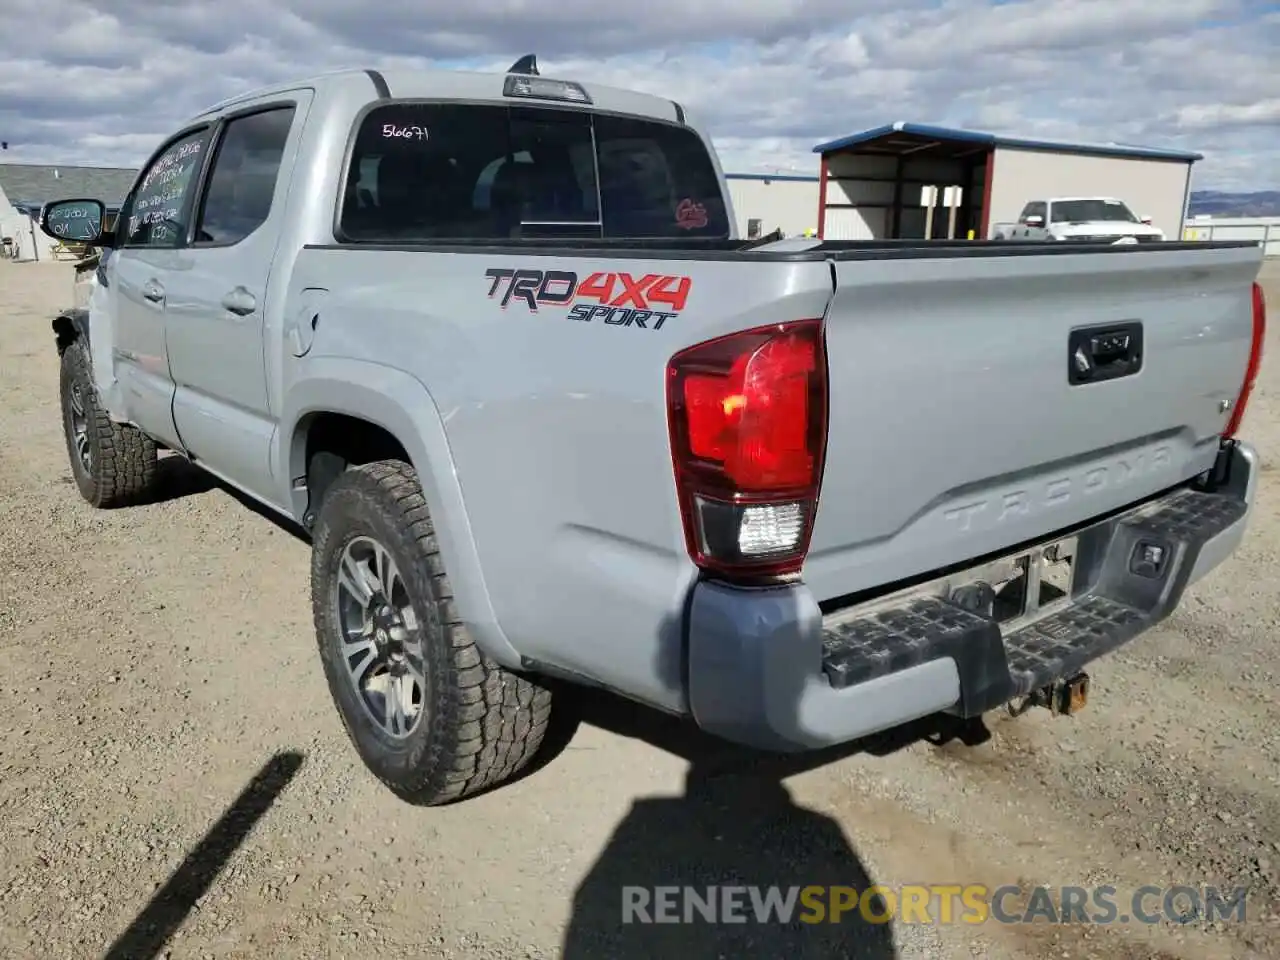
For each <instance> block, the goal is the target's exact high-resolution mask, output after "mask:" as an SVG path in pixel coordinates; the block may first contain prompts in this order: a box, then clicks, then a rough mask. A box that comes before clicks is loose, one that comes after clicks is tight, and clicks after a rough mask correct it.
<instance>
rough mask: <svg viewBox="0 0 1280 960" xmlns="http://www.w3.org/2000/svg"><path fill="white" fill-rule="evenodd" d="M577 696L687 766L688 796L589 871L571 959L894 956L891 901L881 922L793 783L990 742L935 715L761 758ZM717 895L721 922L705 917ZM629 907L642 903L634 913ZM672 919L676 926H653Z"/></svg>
mask: <svg viewBox="0 0 1280 960" xmlns="http://www.w3.org/2000/svg"><path fill="white" fill-rule="evenodd" d="M569 696H570V697H572V698H573V701H574V704H575V709H574V713H575V715H576V717H577V718H578V720H579V722H581V723H586V724H589V725H591V726H596V727H599V728H602V729H605V730H608V731H610V732H612V733H615V734H617V735H620V736H624V737H629V738H634V739H639V740H642V741H644V742H646V743H648V744H650V745H651V746H653V747H656V748H658V749H660V750H665V751H667V752H668V753H671V754H674V755H676V756H678V757H681V758H682V759H684V760H687V761H688V763H689V769H688V773H687V775H686V780H685V787H684V793H683V794H681V795H680V796H677V797H644V798H641V799H638V800H637V801H636V802H635V803H634V804H633V805H632V807H631V809H630V811H629V812H628V813H627V815H626V816H625V817H624V818H623V820H622V822H621V823H619V825H618V827H617V828H616V829H615V831H614V833H613V835H612V836H611V837H610V839H609V841H608V843H607V844H606V845H605V848H604V850H603V851H602V852H601V854H600V856H599V858H598V859H597V860H596V862H595V864H594V865H593V866H592V868H591V869H590V870H589V871H588V873H587V874H586V876H585V877H583V879H582V881H581V883H580V884H579V886H578V889H577V891H576V892H575V895H574V901H573V909H572V916H571V919H570V922H569V926H568V929H567V930H566V933H565V938H564V941H563V950H564V952H563V954H562V956H563V957H564V958H566V960H595V958H600V957H610V958H616V960H631V958H635V960H640V958H651V957H667V956H671V957H676V956H681V957H689V958H690V960H693V958H702V957H712V958H716V957H747V956H751V957H757V956H758V957H787V958H803V957H814V958H819V957H821V958H831V957H841V958H865V960H893V958H895V957H896V956H897V953H896V950H895V947H894V942H893V935H892V933H893V931H892V921H891V919H890V918H889V917H887V916H886V903H885V901H884V900H883V899H881V898H880V897H879V896H877V895H876V894H874V893H872V894H869V895H867V900H866V901H865V906H866V907H868V908H869V916H868V915H866V914H864V913H863V912H862V910H860V909H859V907H858V906H857V905H856V904H858V903H859V902H860V901H861V898H862V897H863V895H864V892H865V891H867V890H868V889H869V888H870V887H872V886H875V881H874V879H873V878H872V876H871V874H870V872H869V870H868V868H867V866H866V865H865V864H864V863H863V861H862V859H861V858H860V857H859V855H858V853H857V851H856V850H855V848H854V846H853V844H852V842H851V840H850V838H849V837H848V836H847V835H846V833H845V831H844V830H843V829H842V827H841V825H840V824H839V823H837V822H836V821H835V820H834V819H832V818H831V817H828V816H827V815H825V814H823V813H820V812H818V811H816V810H811V809H808V808H805V807H802V806H799V805H798V804H796V802H795V800H794V799H793V797H792V796H791V794H790V792H789V791H788V789H787V788H786V786H785V784H784V783H783V780H784V779H785V778H787V777H790V776H793V775H795V774H797V773H801V772H804V771H806V770H810V769H813V768H816V767H819V766H823V765H825V764H828V763H832V762H834V761H836V760H839V759H841V758H843V757H847V756H850V755H852V754H855V753H860V752H862V753H871V754H873V755H877V756H883V755H887V754H891V753H894V752H896V751H897V750H900V749H902V748H904V747H906V746H908V745H910V744H913V743H917V742H919V741H921V740H928V741H931V742H933V743H937V744H944V743H948V742H951V741H953V740H959V741H962V742H964V743H966V744H970V745H972V744H976V743H981V742H983V741H984V740H986V739H989V738H990V732H989V731H988V730H987V728H986V727H985V726H984V725H983V724H982V722H981V721H976V722H975V721H960V720H954V719H952V718H949V717H933V718H928V719H926V720H923V721H920V722H918V723H915V724H911V725H908V726H905V727H902V728H899V729H897V730H895V731H892V732H891V733H888V734H882V735H878V736H875V737H872V738H869V739H867V740H863V741H859V742H856V743H852V744H848V745H845V746H842V747H839V748H835V749H831V750H822V751H816V752H812V753H802V754H774V753H763V752H759V751H754V750H748V749H745V748H740V747H736V746H734V745H733V744H730V743H728V742H726V741H723V740H720V739H718V738H715V737H711V736H709V735H707V734H705V733H703V732H702V731H700V730H698V729H697V728H696V727H695V726H693V725H692V724H691V723H690V722H688V721H685V720H682V719H679V718H676V717H670V716H666V715H664V714H660V713H657V712H654V711H652V710H649V709H648V708H646V707H642V706H639V705H636V704H632V703H630V702H628V701H625V700H622V699H620V698H616V697H613V696H611V695H609V694H605V693H598V692H595V691H570V692H569ZM562 722H564V721H562ZM544 762H545V761H544ZM663 887H666V888H670V889H669V890H668V891H663V890H661V889H660V888H663ZM734 887H738V888H746V889H744V890H740V891H736V892H735V891H734V890H733V889H732V888H734ZM805 887H819V888H822V889H820V890H814V891H810V892H808V893H807V894H806V895H804V897H803V898H801V896H800V895H799V894H798V893H797V894H796V895H795V896H796V899H795V903H794V912H793V913H792V915H791V920H790V922H783V921H782V920H780V919H779V918H778V914H777V913H776V912H775V913H773V914H771V915H770V914H768V913H767V912H765V911H767V909H768V901H767V900H764V899H763V898H764V897H766V896H767V895H768V891H769V890H771V889H772V890H773V891H774V895H775V896H776V897H778V898H779V899H780V900H781V901H783V902H785V900H786V898H787V897H788V896H791V895H792V891H800V890H803V888H805ZM752 888H755V895H754V897H753V892H752ZM831 888H844V889H843V892H842V894H841V895H842V896H843V897H844V898H845V900H844V905H845V908H846V909H845V911H844V912H843V913H842V915H840V916H838V917H833V915H832V911H831V907H832V905H833V902H834V901H833V897H834V896H835V894H834V893H833V891H832V890H831ZM693 895H696V898H693V899H690V898H691V897H692V896H693ZM726 897H729V898H730V901H729V903H728V904H726V900H725V898H726ZM708 898H710V903H711V906H712V909H713V910H714V911H715V914H714V916H715V919H714V920H711V921H708V920H707V919H704V918H705V916H706V912H705V911H706V904H707V903H708ZM735 901H736V902H735ZM775 902H777V901H775ZM851 904H855V905H853V906H850V905H851ZM628 905H631V906H632V907H635V908H636V909H633V910H631V911H630V912H628ZM726 905H727V906H728V907H729V908H730V909H729V910H726ZM641 908H643V909H641ZM729 914H733V915H736V916H737V917H739V918H741V919H740V920H738V921H733V920H732V919H731V918H730V916H729ZM762 915H763V917H764V918H765V919H763V921H762V919H761V916H762ZM660 917H666V918H670V920H669V921H668V922H665V923H661V922H649V921H654V920H657V919H658V918H660ZM628 919H630V921H631V922H628Z"/></svg>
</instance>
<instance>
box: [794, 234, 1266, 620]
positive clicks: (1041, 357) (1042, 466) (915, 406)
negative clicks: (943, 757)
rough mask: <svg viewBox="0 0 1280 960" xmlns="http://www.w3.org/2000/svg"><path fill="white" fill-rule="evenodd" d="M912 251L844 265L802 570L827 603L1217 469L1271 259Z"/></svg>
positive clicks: (1247, 250) (838, 277)
mask: <svg viewBox="0 0 1280 960" xmlns="http://www.w3.org/2000/svg"><path fill="white" fill-rule="evenodd" d="M899 253H900V254H901V255H898V256H894V257H892V258H889V259H885V258H884V254H883V253H880V254H878V255H877V259H875V260H870V259H865V258H863V257H860V256H858V255H857V254H853V255H850V256H849V258H848V259H841V258H839V257H837V259H836V260H835V261H834V262H833V272H834V275H835V287H836V289H835V293H834V296H833V298H832V300H831V303H830V306H829V308H828V313H827V318H826V337H827V352H828V364H829V372H830V421H829V429H828V441H827V453H826V468H825V473H824V477H823V483H822V493H821V499H820V502H819V507H818V513H817V517H816V521H815V527H814V533H813V539H812V544H811V547H810V552H809V555H808V559H807V561H806V564H805V568H804V577H805V580H806V582H807V583H808V584H809V586H810V588H811V589H812V590H813V591H814V593H815V594H816V595H817V597H818V599H819V600H828V599H832V598H834V597H837V596H841V595H846V594H850V593H854V592H857V591H860V590H864V589H869V588H872V587H877V586H881V585H885V584H889V583H893V582H895V581H897V580H900V579H903V578H906V577H909V576H913V575H917V574H919V573H921V572H922V571H931V570H935V569H938V568H940V567H944V566H948V565H951V564H956V563H960V562H963V561H966V560H969V559H972V558H976V557H980V556H983V555H985V554H989V553H993V552H996V551H1000V550H1003V549H1005V548H1008V547H1011V546H1013V545H1015V544H1019V543H1022V542H1026V541H1030V540H1034V539H1038V538H1041V537H1044V536H1045V535H1047V534H1049V533H1051V532H1053V531H1056V530H1060V529H1063V528H1065V527H1069V526H1072V525H1074V524H1077V523H1081V522H1083V521H1085V520H1088V519H1090V518H1092V517H1096V516H1098V515H1099V514H1103V513H1107V512H1110V511H1112V510H1115V509H1118V508H1120V507H1123V506H1125V505H1127V504H1131V503H1133V502H1135V501H1138V500H1141V499H1143V498H1145V497H1148V496H1150V495H1152V494H1155V493H1157V492H1159V491H1161V490H1163V489H1166V488H1168V487H1171V486H1174V485H1176V484H1178V483H1180V482H1182V481H1184V480H1186V479H1188V478H1190V477H1192V476H1194V475H1195V474H1197V473H1200V472H1202V471H1204V470H1206V469H1208V468H1209V467H1210V466H1211V465H1212V463H1213V460H1214V457H1215V455H1216V453H1217V450H1218V443H1217V435H1218V434H1219V433H1220V432H1221V430H1222V429H1223V427H1224V425H1225V423H1226V421H1227V419H1228V418H1229V416H1230V413H1229V411H1228V405H1229V404H1230V405H1233V404H1234V402H1235V400H1236V397H1237V394H1238V393H1239V390H1240V386H1241V382H1242V380H1243V378H1244V373H1245V368H1246V364H1247V361H1248V357H1249V350H1250V340H1251V333H1252V308H1251V282H1252V281H1253V280H1254V278H1255V277H1256V275H1257V273H1258V270H1259V265H1260V256H1261V254H1260V251H1258V250H1257V249H1256V248H1252V247H1243V248H1227V249H1198V250H1197V249H1187V248H1185V247H1182V246H1181V245H1179V246H1178V247H1172V245H1171V248H1170V249H1163V250H1157V249H1152V250H1135V249H1133V248H1128V249H1127V250H1105V251H1102V252H1074V251H1072V252H1067V253H1059V252H1051V253H1047V252H1044V251H1037V252H1035V253H1029V254H1025V255H1023V254H1021V253H1019V254H1014V253H1003V252H1002V253H999V254H993V253H990V252H988V253H986V254H985V255H982V254H979V255H966V254H965V253H960V252H957V253H956V255H955V256H952V257H941V258H940V257H938V256H937V254H936V253H935V254H933V255H930V254H929V252H928V251H921V252H920V253H916V254H913V253H912V252H911V251H900V252H899ZM975 253H977V251H975ZM1081 328H1092V329H1089V330H1085V331H1084V332H1082V333H1079V334H1077V335H1076V336H1075V337H1074V338H1073V332H1075V331H1079V330H1080V329H1081ZM1080 348H1083V353H1084V356H1083V357H1081V356H1079V354H1080V353H1081V350H1080ZM1126 349H1127V350H1128V352H1129V353H1131V354H1137V356H1136V357H1131V358H1130V360H1129V362H1128V363H1127V364H1126V361H1125V357H1126V355H1127V354H1126V352H1125V351H1126ZM1108 360H1117V361H1118V365H1114V366H1111V367H1110V368H1108V366H1107V361H1108ZM1073 366H1074V368H1075V369H1076V370H1077V371H1078V373H1077V375H1076V376H1075V377H1072V376H1069V371H1070V370H1071V369H1072V368H1073ZM1135 368H1136V372H1133V373H1129V374H1127V375H1121V376H1112V377H1111V378H1110V379H1101V378H1102V377H1105V376H1106V371H1107V370H1108V369H1110V370H1112V371H1115V372H1119V371H1122V370H1125V369H1131V370H1132V369H1135ZM1081 375H1084V376H1086V378H1090V377H1091V378H1092V382H1090V380H1089V379H1086V380H1085V381H1084V382H1081V383H1072V382H1071V380H1072V379H1077V378H1079V376H1081Z"/></svg>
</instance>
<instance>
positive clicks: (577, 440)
mask: <svg viewBox="0 0 1280 960" xmlns="http://www.w3.org/2000/svg"><path fill="white" fill-rule="evenodd" d="M102 212H103V211H102V206H101V204H98V203H97V201H95V200H93V199H84V198H72V199H69V200H67V201H64V202H59V203H54V204H51V205H49V206H48V207H47V208H46V209H45V211H44V213H43V217H42V223H43V228H44V229H45V230H46V231H47V232H49V233H50V234H51V235H55V236H60V237H63V238H74V239H77V240H80V241H87V242H88V243H90V244H92V245H95V246H96V247H98V248H101V249H102V251H103V253H104V261H103V262H102V263H101V264H99V266H98V268H97V279H96V281H95V283H94V285H93V290H92V294H91V296H90V297H89V304H88V307H87V308H86V309H83V310H68V311H67V312H66V313H64V314H63V315H62V316H59V317H57V318H56V319H55V320H54V322H53V328H54V331H55V334H56V342H57V346H58V349H59V350H60V352H61V356H62V380H61V395H62V409H63V411H64V426H65V430H66V438H67V446H68V451H69V455H70V460H71V468H72V471H73V473H74V477H75V481H76V483H77V484H78V486H79V489H80V492H81V493H82V494H83V496H84V498H85V499H86V500H88V501H89V502H90V503H91V504H94V505H96V506H99V507H114V506H118V505H123V504H127V503H136V502H138V501H140V500H143V499H145V498H146V497H148V496H149V495H150V493H151V488H152V486H153V485H154V484H155V483H156V477H157V470H156V463H157V455H158V451H160V450H163V449H167V450H170V451H173V452H174V453H175V454H177V455H180V456H182V457H185V458H187V459H188V460H190V461H191V462H192V463H194V464H197V465H199V466H200V467H202V468H204V469H205V470H207V471H209V472H210V473H211V474H213V475H215V476H216V477H218V478H220V479H221V480H222V481H223V482H224V483H225V484H227V485H228V486H230V487H232V488H235V489H238V490H240V491H242V492H243V493H244V494H247V495H248V496H250V497H252V498H254V499H256V500H258V501H261V503H262V504H264V505H265V506H266V507H268V508H269V509H270V510H272V511H275V512H276V513H278V514H279V515H281V516H282V517H285V518H288V519H290V520H293V521H296V522H297V523H298V524H300V525H301V526H302V527H303V528H305V530H306V531H308V533H309V536H310V539H311V543H312V575H311V595H312V599H313V606H314V613H315V630H316V635H317V640H318V645H319V652H320V657H321V660H322V662H323V665H324V670H325V673H326V675H327V679H328V683H329V686H330V689H331V691H332V694H333V697H334V700H335V702H336V705H337V708H338V711H339V712H340V714H341V717H342V719H343V721H344V723H345V725H346V728H347V729H348V731H349V732H350V736H351V739H352V741H353V743H354V745H355V748H356V749H357V751H358V752H359V754H360V756H361V758H362V759H363V761H364V762H365V764H366V765H367V766H368V767H369V768H370V769H371V770H372V771H373V772H374V773H375V774H376V775H377V776H378V777H380V778H381V779H382V780H383V781H384V782H385V783H386V784H387V785H388V786H390V787H391V788H392V789H394V790H395V791H397V792H398V793H399V794H400V795H402V796H404V797H407V798H412V799H414V800H415V801H416V802H420V803H442V802H445V801H449V800H455V799H459V798H461V797H464V796H467V795H470V794H473V793H474V792H476V791H477V790H480V789H482V788H485V787H487V786H490V785H494V784H497V783H500V782H502V781H504V780H506V779H508V778H510V777H512V776H513V775H514V774H516V773H517V771H519V770H520V769H521V768H522V767H524V766H525V765H526V764H527V763H528V762H529V760H530V759H531V758H532V757H533V756H534V754H535V752H536V751H537V750H538V748H539V744H540V742H541V741H542V739H543V737H544V734H545V732H546V730H547V724H548V717H549V714H550V711H551V699H552V696H553V692H552V691H553V689H554V690H555V691H556V693H555V696H557V697H560V696H563V693H562V692H561V691H571V690H572V684H573V683H580V684H591V685H595V686H599V687H604V688H607V689H609V690H613V691H615V692H617V693H620V694H622V695H624V696H626V697H629V698H632V699H633V700H636V701H639V702H640V703H643V704H647V705H650V706H652V707H655V708H658V709H661V710H665V711H670V712H672V713H675V714H679V715H683V716H686V717H691V718H692V719H693V721H695V722H696V723H697V724H698V725H699V726H700V727H702V728H703V729H705V730H707V731H710V732H712V733H714V734H716V735H719V736H721V737H724V738H727V739H729V740H733V741H737V742H739V743H742V744H747V745H750V746H753V747H758V748H762V749H769V750H788V751H794V750H805V749H813V748H819V747H823V746H826V745H831V744H836V743H840V742H845V741H850V740H853V739H855V738H859V737H862V736H864V735H866V734H870V733H872V732H875V731H880V730H885V729H887V728H891V727H894V726H897V725H900V724H903V723H905V722H908V721H912V720H914V719H916V718H921V717H924V716H927V715H932V714H936V713H950V714H953V715H959V716H961V717H975V716H978V715H980V714H982V713H984V712H985V711H990V710H992V709H995V708H998V707H1001V706H1003V705H1007V704H1013V703H1022V702H1024V701H1033V702H1043V703H1045V704H1047V705H1050V706H1052V707H1054V708H1056V709H1059V710H1065V711H1069V710H1071V709H1073V708H1074V707H1076V706H1078V705H1079V700H1080V698H1081V696H1082V695H1083V693H1084V690H1083V674H1082V673H1081V669H1082V667H1084V666H1085V665H1086V664H1088V663H1089V662H1090V661H1092V660H1094V659H1095V658H1097V657H1099V656H1101V655H1103V654H1105V653H1107V652H1108V651H1111V650H1113V649H1114V648H1116V647H1117V646H1119V645H1120V644H1122V643H1125V642H1126V641H1128V640H1130V639H1131V638H1133V637H1134V636H1135V635H1136V634H1138V633H1140V632H1141V631H1143V630H1145V629H1147V628H1148V627H1150V626H1152V625H1153V624H1155V623H1157V622H1158V621H1160V619H1161V618H1163V617H1165V616H1166V615H1167V614H1168V613H1169V612H1170V610H1171V609H1172V608H1173V607H1174V606H1175V605H1176V604H1177V603H1178V601H1179V598H1180V597H1181V596H1182V593H1183V591H1184V590H1185V589H1186V587H1187V585H1188V584H1189V583H1191V582H1192V581H1194V580H1196V579H1197V578H1199V577H1201V576H1203V575H1204V574H1205V573H1206V572H1207V571H1208V570H1210V569H1211V568H1212V567H1214V566H1215V565H1217V564H1219V563H1221V562H1222V561H1223V560H1224V559H1225V558H1226V557H1227V556H1228V554H1230V553H1231V551H1232V550H1233V549H1234V548H1235V547H1236V545H1237V544H1238V543H1239V542H1240V539H1241V536H1242V534H1243V532H1244V529H1245V524H1246V519H1247V514H1248V512H1249V509H1250V506H1251V504H1252V501H1253V497H1254V490H1255V487H1256V481H1257V476H1258V459H1257V456H1256V454H1255V453H1254V451H1253V449H1252V448H1251V447H1250V446H1249V445H1248V444H1246V443H1244V442H1241V440H1240V439H1239V438H1238V436H1237V434H1238V430H1239V427H1240V422H1241V417H1242V415H1243V414H1244V412H1245V407H1246V403H1247V401H1248V398H1249V392H1250V388H1251V386H1252V383H1253V380H1254V377H1255V375H1256V373H1257V369H1258V363H1259V360H1260V351H1261V347H1262V341H1263V327H1264V317H1263V304H1262V299H1261V293H1260V290H1259V288H1258V286H1257V285H1256V284H1255V278H1256V275H1257V273H1258V271H1259V267H1260V263H1261V257H1262V252H1261V250H1260V249H1259V248H1258V246H1257V245H1256V244H1252V243H1195V244H1191V243H1179V242H1174V243H1165V244H1158V245H1152V246H1150V247H1138V246H1133V247H1116V246H1110V245H1096V246H1095V245H1089V244H1079V245H1074V244H1073V245H1064V244H1050V243H1044V244H1037V243H1019V244H1009V243H998V242H964V241H960V242H936V243H920V242H902V241H900V242H824V241H822V240H817V239H812V240H809V239H796V240H783V241H773V242H766V243H763V244H761V243H755V244H752V243H748V242H746V241H743V240H741V239H739V238H738V237H737V236H736V235H735V229H734V217H733V211H732V209H731V206H730V201H729V193H728V191H727V190H726V188H725V181H724V177H723V174H722V172H721V170H720V167H719V164H718V161H717V158H716V155H715V153H714V151H713V150H712V148H711V145H710V141H709V139H708V137H707V135H706V132H705V131H704V130H703V129H702V128H701V127H699V126H698V125H697V124H696V123H695V122H694V120H693V119H692V118H691V117H690V116H689V115H688V114H687V113H686V112H685V110H684V109H682V107H681V106H680V105H679V104H677V103H674V102H672V101H670V100H664V99H661V98H658V97H653V96H647V95H641V94H637V93H631V92H627V91H623V90H616V89H609V88H606V87H601V86H596V85H594V84H579V83H576V82H570V81H559V80H554V79H551V78H548V77H543V76H541V75H539V74H538V73H537V71H536V67H535V66H533V65H531V64H530V63H529V62H528V60H526V61H524V62H522V63H521V64H518V65H517V66H515V67H513V70H512V72H511V73H509V74H505V75H504V74H499V75H482V74H463V73H412V74H410V73H404V74H400V73H387V74H386V75H383V74H380V73H378V72H376V71H350V72H343V73H338V74H332V75H326V76H323V77H319V78H316V79H311V80H306V81H300V82H297V83H291V84H284V85H280V86H276V87H272V88H270V89H266V90H261V91H258V92H255V93H251V94H246V95H245V96H242V97H238V98H236V99H234V100H230V101H227V102H225V103H221V104H219V105H217V106H216V107H213V108H211V109H210V110H208V111H207V112H205V113H203V114H201V115H199V116H197V117H195V118H193V119H192V120H191V121H190V122H189V123H187V124H185V125H184V126H183V127H182V128H181V129H180V130H178V131H177V132H175V133H174V134H173V136H171V137H170V138H168V139H167V140H166V141H165V142H164V143H163V144H162V145H161V146H160V148H159V149H158V150H157V151H156V152H155V154H154V155H153V156H152V157H151V159H150V160H149V161H148V162H147V164H146V165H145V166H144V168H143V169H142V171H141V172H140V175H139V177H138V180H137V183H136V185H135V186H134V187H133V190H132V192H131V193H130V194H129V196H128V198H127V199H126V201H125V203H124V206H123V209H122V210H121V212H120V214H119V217H118V220H117V221H116V222H115V223H114V224H113V225H111V229H109V230H108V229H105V227H104V224H103V222H102V219H101V218H102ZM246 562H251V561H250V560H249V559H248V558H246ZM565 681H569V683H568V684H566V682H565Z"/></svg>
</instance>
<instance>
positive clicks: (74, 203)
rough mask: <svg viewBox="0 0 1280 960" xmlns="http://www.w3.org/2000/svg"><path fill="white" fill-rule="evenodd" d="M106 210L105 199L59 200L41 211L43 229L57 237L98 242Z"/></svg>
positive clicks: (85, 242) (101, 236) (55, 238)
mask: <svg viewBox="0 0 1280 960" xmlns="http://www.w3.org/2000/svg"><path fill="white" fill-rule="evenodd" d="M106 214H107V208H106V206H105V205H104V204H103V203H102V201H101V200H57V201H55V202H53V203H46V204H45V206H44V209H43V210H42V211H40V229H41V230H42V231H44V233H45V234H47V235H48V236H50V237H52V238H53V239H54V240H61V241H63V242H65V243H83V244H87V245H90V246H92V245H98V244H101V242H102V240H103V231H102V222H103V220H104V219H105V218H106Z"/></svg>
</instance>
